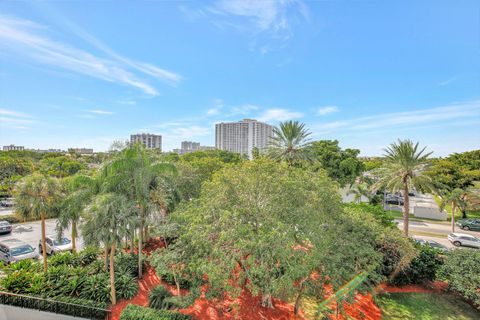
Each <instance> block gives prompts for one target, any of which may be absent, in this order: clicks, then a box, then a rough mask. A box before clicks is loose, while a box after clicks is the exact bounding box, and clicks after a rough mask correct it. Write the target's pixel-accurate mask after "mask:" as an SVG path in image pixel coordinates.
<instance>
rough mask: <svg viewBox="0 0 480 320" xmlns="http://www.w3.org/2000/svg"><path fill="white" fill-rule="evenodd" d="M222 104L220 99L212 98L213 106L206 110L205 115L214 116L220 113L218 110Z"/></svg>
mask: <svg viewBox="0 0 480 320" xmlns="http://www.w3.org/2000/svg"><path fill="white" fill-rule="evenodd" d="M223 106H224V104H223V100H222V99H213V107H211V108H209V109H208V110H207V115H208V116H215V115H217V114H219V113H220V110H222V108H223Z"/></svg>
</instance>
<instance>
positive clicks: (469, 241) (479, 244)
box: [447, 232, 480, 248]
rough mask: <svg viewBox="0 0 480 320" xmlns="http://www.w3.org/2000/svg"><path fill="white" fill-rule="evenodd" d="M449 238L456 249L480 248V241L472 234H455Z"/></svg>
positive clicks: (451, 234)
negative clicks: (461, 247)
mask: <svg viewBox="0 0 480 320" xmlns="http://www.w3.org/2000/svg"><path fill="white" fill-rule="evenodd" d="M447 238H448V240H449V241H450V242H451V243H453V245H454V246H456V247H460V246H465V247H473V248H480V239H479V238H477V237H474V236H472V235H470V234H466V233H458V232H455V233H450V234H449V235H448V237H447Z"/></svg>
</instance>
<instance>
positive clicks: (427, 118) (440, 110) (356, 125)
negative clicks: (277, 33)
mask: <svg viewBox="0 0 480 320" xmlns="http://www.w3.org/2000/svg"><path fill="white" fill-rule="evenodd" d="M478 117H480V101H469V102H463V103H454V104H451V105H447V106H440V107H436V108H430V109H422V110H415V111H405V112H395V113H384V114H378V115H375V116H367V117H360V118H355V119H349V120H343V121H335V122H326V123H317V124H316V125H314V127H313V130H314V131H315V132H316V133H318V134H321V133H328V132H333V131H336V130H339V129H341V130H342V131H366V130H374V129H383V128H387V129H393V128H398V127H409V126H410V127H411V126H417V125H423V124H428V123H440V122H447V121H448V122H449V121H452V120H458V119H471V118H478Z"/></svg>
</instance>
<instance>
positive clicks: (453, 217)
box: [452, 202, 457, 232]
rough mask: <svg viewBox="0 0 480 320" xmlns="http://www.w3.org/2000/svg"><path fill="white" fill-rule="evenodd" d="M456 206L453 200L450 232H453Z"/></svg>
mask: <svg viewBox="0 0 480 320" xmlns="http://www.w3.org/2000/svg"><path fill="white" fill-rule="evenodd" d="M456 209H457V206H455V202H452V232H455V211H456Z"/></svg>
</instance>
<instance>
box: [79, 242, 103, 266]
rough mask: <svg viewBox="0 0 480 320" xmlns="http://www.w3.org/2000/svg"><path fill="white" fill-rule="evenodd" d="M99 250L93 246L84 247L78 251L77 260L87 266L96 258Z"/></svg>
mask: <svg viewBox="0 0 480 320" xmlns="http://www.w3.org/2000/svg"><path fill="white" fill-rule="evenodd" d="M99 255H100V251H99V249H98V248H95V247H86V248H85V249H83V250H82V251H80V252H79V253H78V260H79V263H80V265H81V266H87V265H90V264H91V263H93V262H94V261H95V260H97V259H98V257H99Z"/></svg>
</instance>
